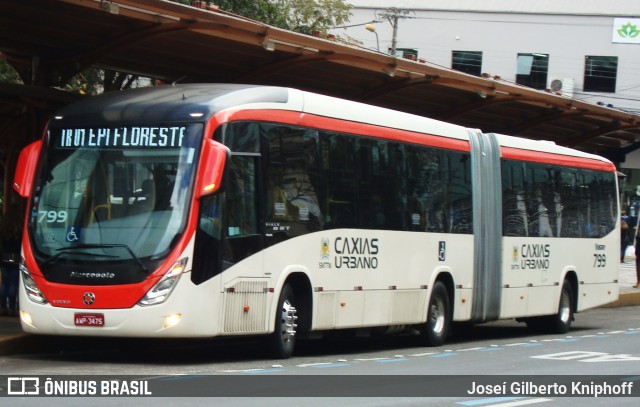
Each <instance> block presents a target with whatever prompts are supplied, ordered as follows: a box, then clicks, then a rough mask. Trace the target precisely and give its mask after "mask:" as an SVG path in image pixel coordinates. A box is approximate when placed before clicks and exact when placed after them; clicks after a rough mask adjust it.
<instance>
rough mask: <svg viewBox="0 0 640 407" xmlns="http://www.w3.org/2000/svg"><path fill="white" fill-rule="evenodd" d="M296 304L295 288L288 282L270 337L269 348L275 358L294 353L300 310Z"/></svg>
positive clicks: (285, 357)
mask: <svg viewBox="0 0 640 407" xmlns="http://www.w3.org/2000/svg"><path fill="white" fill-rule="evenodd" d="M295 305H296V300H295V295H294V292H293V288H291V286H290V285H289V284H286V285H285V286H284V287H283V288H282V293H281V294H280V299H279V300H278V309H277V311H276V321H275V322H276V323H275V330H274V332H273V333H272V334H271V336H270V337H269V350H270V353H271V356H273V357H274V358H277V359H288V358H289V357H291V355H292V354H293V350H294V348H295V344H296V334H297V327H298V324H297V323H296V321H297V319H298V316H297V312H298V311H297V310H296V306H295Z"/></svg>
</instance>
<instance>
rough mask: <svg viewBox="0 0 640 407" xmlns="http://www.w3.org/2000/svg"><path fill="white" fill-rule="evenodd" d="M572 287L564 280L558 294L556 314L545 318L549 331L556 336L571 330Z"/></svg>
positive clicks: (572, 310)
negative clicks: (558, 301) (558, 302)
mask: <svg viewBox="0 0 640 407" xmlns="http://www.w3.org/2000/svg"><path fill="white" fill-rule="evenodd" d="M573 312H574V309H573V287H572V286H571V283H570V282H569V281H568V280H564V283H563V284H562V291H561V292H560V304H559V306H558V313H557V314H555V315H551V316H549V317H547V318H546V322H547V323H548V326H549V331H550V332H551V333H556V334H566V333H567V332H569V329H571V321H573Z"/></svg>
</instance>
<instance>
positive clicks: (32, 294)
mask: <svg viewBox="0 0 640 407" xmlns="http://www.w3.org/2000/svg"><path fill="white" fill-rule="evenodd" d="M19 268H20V274H21V275H22V285H23V286H24V289H25V291H26V292H27V297H29V299H30V300H31V301H33V302H35V303H38V304H47V303H48V302H49V301H47V299H46V298H45V297H44V294H42V291H40V289H39V288H38V284H36V281H35V280H34V279H33V277H31V273H30V272H29V269H28V268H27V266H25V265H24V260H23V261H21V262H20V265H19Z"/></svg>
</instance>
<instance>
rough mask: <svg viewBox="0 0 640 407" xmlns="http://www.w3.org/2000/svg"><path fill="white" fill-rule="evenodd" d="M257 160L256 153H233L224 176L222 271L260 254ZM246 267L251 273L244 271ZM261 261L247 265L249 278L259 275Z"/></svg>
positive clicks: (261, 240) (247, 263) (257, 155)
mask: <svg viewBox="0 0 640 407" xmlns="http://www.w3.org/2000/svg"><path fill="white" fill-rule="evenodd" d="M258 159H259V154H256V153H232V155H231V160H230V163H229V165H228V167H227V170H226V172H225V175H224V176H225V183H224V190H223V192H222V195H223V204H222V225H223V228H222V241H223V247H222V253H221V254H222V269H223V270H225V269H227V268H229V267H231V266H233V265H235V264H237V263H239V262H241V261H242V260H245V259H247V258H248V257H250V256H256V255H257V254H258V253H261V252H262V248H263V237H262V236H263V235H262V233H261V230H260V228H259V225H258V219H259V216H258V202H259V199H258V188H257V184H258V177H257V171H258V168H259V166H258ZM246 267H249V268H250V270H246ZM261 267H262V260H261V259H255V261H250V262H246V264H245V265H244V266H243V268H244V269H245V270H246V271H247V272H249V275H254V276H255V275H262V272H261V271H262V270H261Z"/></svg>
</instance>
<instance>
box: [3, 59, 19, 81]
mask: <svg viewBox="0 0 640 407" xmlns="http://www.w3.org/2000/svg"><path fill="white" fill-rule="evenodd" d="M0 82H7V83H22V79H20V75H18V72H16V70H15V69H13V67H12V66H11V64H9V63H8V62H7V60H6V59H4V58H2V57H0Z"/></svg>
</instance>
